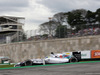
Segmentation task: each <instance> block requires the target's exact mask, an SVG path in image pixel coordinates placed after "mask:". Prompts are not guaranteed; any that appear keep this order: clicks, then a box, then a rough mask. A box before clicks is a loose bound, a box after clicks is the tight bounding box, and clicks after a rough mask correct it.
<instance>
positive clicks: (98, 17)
mask: <svg viewBox="0 0 100 75" xmlns="http://www.w3.org/2000/svg"><path fill="white" fill-rule="evenodd" d="M96 21H97V22H99V24H100V8H99V9H97V10H96Z"/></svg>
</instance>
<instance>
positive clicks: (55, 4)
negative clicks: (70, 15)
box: [0, 0, 100, 30]
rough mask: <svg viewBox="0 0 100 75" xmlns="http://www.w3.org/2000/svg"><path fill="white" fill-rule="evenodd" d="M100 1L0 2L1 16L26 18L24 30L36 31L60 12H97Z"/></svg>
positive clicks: (42, 0) (32, 0) (43, 0)
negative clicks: (77, 10) (84, 10)
mask: <svg viewBox="0 0 100 75" xmlns="http://www.w3.org/2000/svg"><path fill="white" fill-rule="evenodd" d="M98 8H100V0H0V16H17V17H25V25H24V30H36V29H38V28H39V25H40V24H42V23H44V22H47V21H49V19H48V18H49V17H53V15H54V14H56V13H59V12H68V11H71V10H74V9H87V10H91V11H96V9H98Z"/></svg>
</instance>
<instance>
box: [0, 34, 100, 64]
mask: <svg viewBox="0 0 100 75" xmlns="http://www.w3.org/2000/svg"><path fill="white" fill-rule="evenodd" d="M97 49H100V36H87V37H76V38H66V39H54V40H42V41H30V42H20V43H12V44H1V45H0V56H9V57H10V58H11V59H12V61H13V62H20V61H23V60H26V59H33V58H44V57H45V56H47V55H49V54H50V53H51V52H55V53H62V52H69V51H80V50H97Z"/></svg>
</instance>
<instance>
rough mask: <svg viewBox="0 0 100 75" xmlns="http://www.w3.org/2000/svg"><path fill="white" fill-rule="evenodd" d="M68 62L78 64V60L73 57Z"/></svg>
mask: <svg viewBox="0 0 100 75" xmlns="http://www.w3.org/2000/svg"><path fill="white" fill-rule="evenodd" d="M69 62H78V59H77V58H75V57H72V58H70V60H69Z"/></svg>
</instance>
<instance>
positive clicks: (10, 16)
mask: <svg viewBox="0 0 100 75" xmlns="http://www.w3.org/2000/svg"><path fill="white" fill-rule="evenodd" d="M2 17H4V18H17V19H25V18H24V17H15V16H0V18H2Z"/></svg>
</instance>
